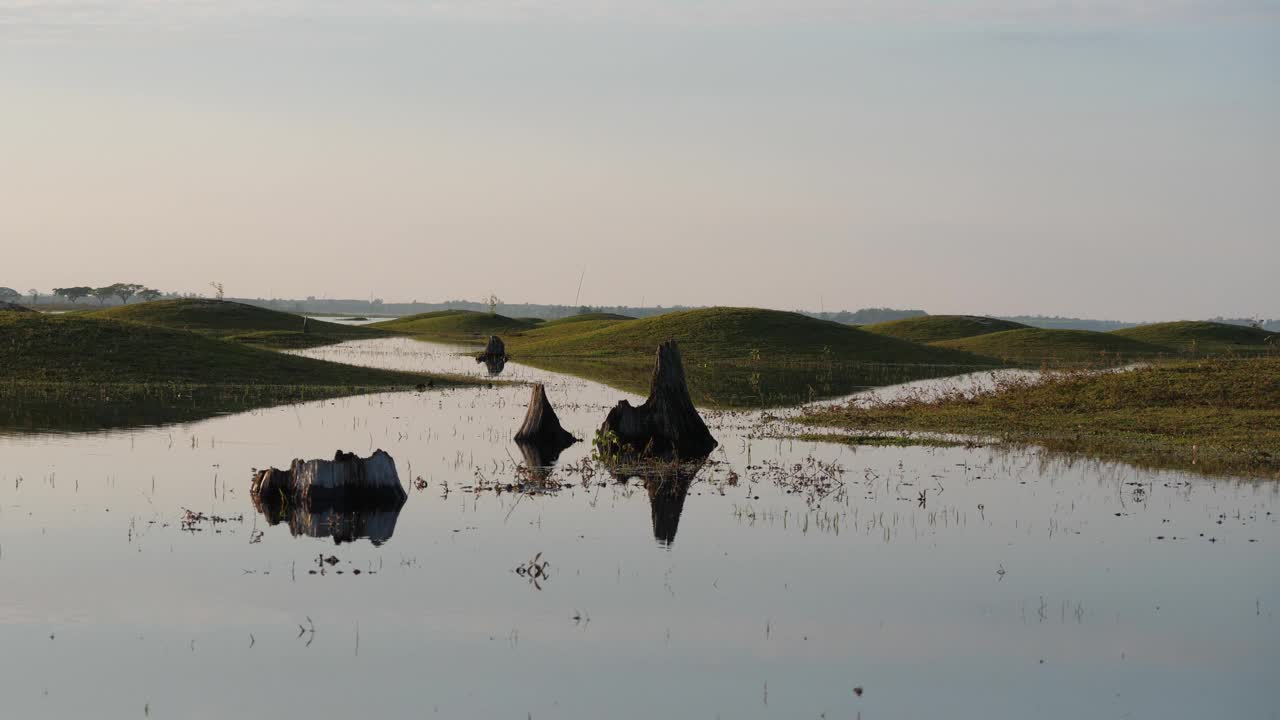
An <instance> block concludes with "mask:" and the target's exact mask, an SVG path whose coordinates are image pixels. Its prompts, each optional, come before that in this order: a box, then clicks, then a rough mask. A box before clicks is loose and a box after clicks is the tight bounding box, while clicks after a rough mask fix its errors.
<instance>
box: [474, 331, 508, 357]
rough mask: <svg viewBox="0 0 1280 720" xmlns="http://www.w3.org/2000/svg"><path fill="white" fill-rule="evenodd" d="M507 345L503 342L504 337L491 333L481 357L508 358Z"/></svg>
mask: <svg viewBox="0 0 1280 720" xmlns="http://www.w3.org/2000/svg"><path fill="white" fill-rule="evenodd" d="M506 357H507V346H506V345H504V344H503V342H502V338H500V337H498V336H497V335H490V336H489V342H488V343H485V346H484V352H482V353H480V358H481V359H484V358H506Z"/></svg>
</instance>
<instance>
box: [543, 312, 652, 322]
mask: <svg viewBox="0 0 1280 720" xmlns="http://www.w3.org/2000/svg"><path fill="white" fill-rule="evenodd" d="M602 320H612V321H619V320H635V318H633V317H631V316H629V315H619V314H617V313H604V312H600V313H581V314H579V315H568V316H566V317H562V318H559V319H556V320H549V321H547V323H546V325H572V324H574V323H580V322H599V321H602Z"/></svg>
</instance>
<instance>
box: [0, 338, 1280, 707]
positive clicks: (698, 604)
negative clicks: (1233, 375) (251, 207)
mask: <svg viewBox="0 0 1280 720" xmlns="http://www.w3.org/2000/svg"><path fill="white" fill-rule="evenodd" d="M457 351H458V349H457V348H451V347H447V346H441V345H433V344H428V343H418V342H413V341H408V340H385V341H383V340H378V341H362V342H357V343H348V344H345V345H342V346H335V347H330V348H320V349H316V350H310V351H306V352H305V353H304V354H307V355H312V356H316V357H325V358H330V359H338V360H342V361H346V362H356V363H363V364H370V365H378V366H386V367H398V368H406V369H413V370H435V371H444V372H466V373H471V374H480V375H486V374H488V372H489V371H488V369H486V368H485V366H483V365H477V364H476V363H475V362H474V361H473V360H472V359H471V358H469V357H464V356H460V355H457V354H456V352H457ZM499 377H501V378H502V379H504V380H511V379H514V380H532V381H538V382H544V383H546V385H547V392H548V395H549V397H550V399H551V401H552V403H553V404H554V405H555V407H556V410H557V412H558V413H559V415H560V417H561V420H562V422H563V423H564V425H565V427H566V428H567V429H569V430H570V431H572V432H574V433H575V434H576V435H578V436H579V437H582V438H586V439H589V438H590V437H591V435H592V433H593V432H594V430H595V428H596V427H598V426H599V424H600V422H601V421H602V420H603V418H604V416H605V414H606V413H607V411H608V409H609V408H610V407H611V406H612V405H613V404H614V403H616V402H617V401H618V400H620V399H623V398H628V399H630V400H632V401H633V402H637V401H639V400H641V399H642V398H639V397H636V396H635V395H631V394H628V393H626V392H623V391H620V390H617V389H614V388H611V387H607V386H605V385H601V384H597V383H593V382H590V381H587V380H583V379H580V378H578V377H574V376H568V375H560V374H557V373H554V372H551V371H549V370H545V369H535V368H530V367H525V366H522V365H520V364H519V363H516V362H511V363H508V364H507V365H506V367H504V368H503V369H502V372H501V374H500V376H499ZM851 391H852V390H851ZM890 392H891V391H890ZM528 396H529V389H528V388H527V387H525V386H506V385H496V386H495V387H492V388H486V387H480V388H467V389H450V390H443V391H428V392H423V393H417V392H408V393H385V394H378V395H370V396H362V397H355V398H345V399H338V400H324V401H312V402H307V403H303V404H298V405H290V406H283V407H274V408H268V409H257V410H250V411H247V412H240V413H237V414H225V415H219V416H216V417H211V418H208V419H203V420H196V421H190V422H181V423H178V424H167V425H159V426H147V425H146V423H145V422H141V421H139V420H138V419H137V418H136V417H134V416H132V415H131V416H130V420H129V421H128V422H126V423H119V424H117V429H114V430H106V431H97V432H52V431H41V432H25V431H18V430H16V429H13V428H10V429H9V430H5V431H3V432H2V433H0V588H2V589H0V647H3V651H2V652H0V716H2V717H13V718H44V717H49V718H62V717H95V718H143V717H153V718H166V717H181V718H187V717H198V718H199V717H209V718H227V717H253V718H281V717H311V718H345V717H351V716H362V717H397V718H398V717H442V718H490V717H492V718H606V717H608V718H646V719H649V718H654V717H671V718H726V719H728V718H765V717H776V718H820V717H826V718H859V717H860V718H865V719H867V720H871V719H874V718H935V717H946V718H991V717H1008V718H1025V717H1043V718H1083V717H1087V718H1111V717H1114V718H1208V717H1223V718H1227V717H1230V718H1275V717H1277V714H1278V713H1280V684H1278V683H1277V682H1276V678H1277V668H1278V667H1280V624H1278V623H1277V618H1276V610H1277V608H1278V607H1280V562H1277V560H1276V547H1277V542H1280V527H1278V526H1277V513H1280V489H1278V488H1280V486H1278V485H1277V484H1275V483H1274V482H1265V481H1246V480H1238V479H1231V478H1217V479H1212V478H1204V477H1200V476H1195V475H1188V474H1185V473H1178V472H1152V471H1144V470H1137V469H1134V468H1130V467H1126V466H1123V465H1116V464H1109V463H1098V462H1094V461H1089V460H1085V459H1074V460H1073V459H1070V458H1060V457H1057V458H1055V457H1047V456H1044V455H1042V454H1040V453H1038V452H1036V451H1034V450H1026V451H1016V452H1006V451H1001V450H995V449H991V448H974V449H966V448H896V447H876V448H869V447H868V448H851V447H845V446H840V445H832V444H820V443H803V442H791V441H779V440H777V439H771V438H768V437H766V435H767V434H768V433H767V431H766V429H762V426H761V424H760V422H759V414H758V413H757V412H754V411H745V410H728V411H712V412H708V413H707V414H706V417H707V420H708V424H709V425H710V427H711V429H712V432H713V433H714V435H715V436H716V438H717V439H718V440H719V442H720V447H719V448H718V449H717V450H716V451H715V452H714V453H713V454H712V456H711V458H710V459H709V461H708V462H707V463H706V464H705V465H703V466H702V467H701V468H700V469H699V470H698V472H697V475H696V476H695V477H693V478H691V480H690V482H689V484H688V486H687V493H682V492H680V491H682V490H684V489H685V488H684V486H681V485H679V484H678V483H677V484H676V487H675V489H674V492H663V491H659V492H651V490H652V488H646V486H645V485H644V484H643V483H642V482H641V481H640V480H637V479H632V480H630V481H628V482H625V483H623V482H618V481H616V480H615V479H613V478H612V477H610V476H609V475H608V474H607V473H605V472H603V471H602V470H600V469H599V468H595V473H594V474H592V473H591V472H589V471H588V472H584V470H583V468H584V467H586V466H584V465H583V460H584V459H585V458H587V457H588V456H589V455H590V448H589V443H586V442H584V443H579V444H577V445H575V446H573V447H571V448H569V449H568V450H566V451H565V452H564V453H563V454H562V455H561V456H560V458H559V460H558V462H557V463H556V465H555V466H554V469H553V470H552V471H551V472H552V473H553V474H552V475H551V477H552V478H554V479H557V480H559V481H560V482H561V483H562V486H561V487H560V489H559V490H558V491H555V492H543V493H536V494H527V493H526V494H521V493H515V492H498V491H495V490H494V489H492V488H493V487H494V484H495V483H496V484H498V485H505V484H507V483H511V482H513V481H515V479H516V477H517V469H516V467H517V464H518V462H519V461H521V460H522V455H521V452H520V449H519V448H518V447H517V446H516V445H515V444H514V443H513V442H511V437H512V435H513V434H514V431H515V429H516V428H517V427H518V426H519V423H520V420H521V419H522V417H523V414H524V409H525V403H526V401H527V399H528ZM730 405H732V404H730ZM85 426H86V425H85V424H84V423H81V424H79V425H77V426H75V427H76V428H81V427H85ZM376 449H382V450H385V451H386V452H388V453H390V454H391V455H392V457H394V459H395V462H396V466H397V468H398V470H399V474H400V477H401V480H402V482H403V483H404V485H405V487H406V489H407V490H408V492H409V499H408V501H407V503H405V505H404V506H403V508H401V509H400V510H399V512H391V513H387V512H381V513H379V512H374V511H365V512H361V513H347V514H343V513H336V514H334V513H330V514H323V513H316V514H310V515H309V514H305V513H303V514H301V515H300V516H295V515H290V516H286V517H281V516H279V515H270V516H269V515H263V514H261V513H259V512H258V511H257V510H256V509H255V506H254V504H253V502H252V500H251V498H250V495H249V480H250V473H251V471H252V470H254V469H260V468H266V467H268V466H275V467H287V466H288V463H289V462H290V461H291V460H292V459H293V458H304V459H309V458H329V457H332V456H333V454H334V452H335V451H336V450H345V451H352V452H356V453H358V454H360V455H368V454H370V453H371V452H373V451H374V450H376ZM543 563H545V565H544V564H543ZM535 566H536V568H537V570H536V571H534V570H533V568H534V567H535ZM357 571H359V572H357Z"/></svg>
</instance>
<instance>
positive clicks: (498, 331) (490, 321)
mask: <svg viewBox="0 0 1280 720" xmlns="http://www.w3.org/2000/svg"><path fill="white" fill-rule="evenodd" d="M540 324H541V323H535V322H533V321H532V320H527V319H516V318H509V317H507V316H505V315H490V314H489V313H484V312H476V311H474V310H438V311H436V312H429V313H420V314H418V315H408V316H405V317H402V318H396V319H395V320H386V321H383V322H379V323H374V324H372V325H369V326H367V327H371V328H374V329H377V330H387V331H390V332H397V333H405V334H409V335H418V336H420V337H422V338H423V339H426V340H450V341H461V342H469V341H478V340H483V339H484V338H487V337H488V336H490V335H501V336H503V339H504V340H505V339H506V336H507V335H508V334H511V333H516V332H521V331H524V330H529V329H532V328H535V327H538V326H539V325H540Z"/></svg>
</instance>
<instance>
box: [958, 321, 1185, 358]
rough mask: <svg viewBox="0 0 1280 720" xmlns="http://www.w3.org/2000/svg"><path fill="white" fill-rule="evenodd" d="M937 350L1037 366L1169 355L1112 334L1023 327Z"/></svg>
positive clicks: (1136, 341) (1155, 346)
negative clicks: (1050, 363) (962, 351)
mask: <svg viewBox="0 0 1280 720" xmlns="http://www.w3.org/2000/svg"><path fill="white" fill-rule="evenodd" d="M935 345H937V346H938V347H946V348H952V349H954V350H964V351H967V352H971V353H975V354H978V355H985V356H987V357H992V358H999V359H1001V360H1007V361H1015V362H1024V363H1040V362H1066V363H1089V362H1098V361H1107V362H1115V361H1116V360H1124V359H1132V358H1141V357H1153V356H1156V355H1160V354H1162V353H1163V354H1168V349H1166V348H1163V347H1161V346H1159V345H1152V344H1150V343H1145V342H1142V341H1141V340H1135V339H1133V338H1127V337H1124V336H1123V335H1116V334H1113V333H1101V332H1093V331H1091V330H1046V329H1043V328H1023V329H1021V330H1005V331H1003V332H997V333H989V334H987V335H975V336H973V337H969V338H963V339H960V340H944V341H942V342H938V343H935Z"/></svg>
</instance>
